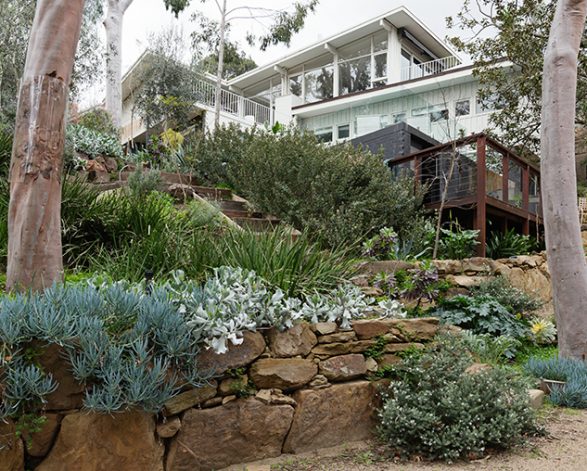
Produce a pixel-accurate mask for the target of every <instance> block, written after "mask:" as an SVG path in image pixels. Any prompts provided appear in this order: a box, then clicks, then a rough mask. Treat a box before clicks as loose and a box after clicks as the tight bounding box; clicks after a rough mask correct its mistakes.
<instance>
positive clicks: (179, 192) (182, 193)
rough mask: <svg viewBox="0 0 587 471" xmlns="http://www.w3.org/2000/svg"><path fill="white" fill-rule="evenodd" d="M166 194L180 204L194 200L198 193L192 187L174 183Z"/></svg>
mask: <svg viewBox="0 0 587 471" xmlns="http://www.w3.org/2000/svg"><path fill="white" fill-rule="evenodd" d="M165 193H167V194H168V195H171V196H172V197H173V199H175V200H176V201H179V202H182V203H183V202H185V201H188V200H192V199H194V197H195V195H196V192H195V190H194V189H193V188H192V187H191V186H190V185H185V184H182V183H173V184H171V185H169V186H168V187H167V189H166V190H165Z"/></svg>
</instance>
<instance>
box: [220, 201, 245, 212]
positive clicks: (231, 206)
mask: <svg viewBox="0 0 587 471" xmlns="http://www.w3.org/2000/svg"><path fill="white" fill-rule="evenodd" d="M218 203H219V206H220V209H221V210H223V211H224V210H225V209H226V210H232V211H247V210H248V208H249V206H248V205H247V202H246V201H241V200H222V201H219V202H218Z"/></svg>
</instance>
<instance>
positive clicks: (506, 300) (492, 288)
mask: <svg viewBox="0 0 587 471" xmlns="http://www.w3.org/2000/svg"><path fill="white" fill-rule="evenodd" d="M473 294H474V295H478V296H490V297H492V298H494V299H495V300H496V301H497V302H498V303H499V304H501V305H502V306H505V307H506V308H507V310H508V311H510V312H511V313H512V314H519V313H521V314H525V313H528V312H533V311H536V310H538V309H540V308H541V307H542V305H543V303H542V301H540V300H539V299H538V298H535V297H533V296H530V295H529V294H527V293H526V292H525V291H522V290H521V289H518V288H514V287H513V286H512V285H511V283H510V282H509V281H508V280H507V278H504V277H503V276H498V277H495V278H492V279H490V280H489V281H484V282H483V283H481V284H480V285H479V286H478V287H477V288H474V289H473Z"/></svg>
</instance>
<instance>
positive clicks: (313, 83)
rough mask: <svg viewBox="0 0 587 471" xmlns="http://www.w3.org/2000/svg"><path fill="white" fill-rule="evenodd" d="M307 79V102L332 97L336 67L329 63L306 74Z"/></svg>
mask: <svg viewBox="0 0 587 471" xmlns="http://www.w3.org/2000/svg"><path fill="white" fill-rule="evenodd" d="M304 76H305V79H306V96H305V100H306V102H309V103H311V102H314V101H319V100H325V99H327V98H332V96H333V77H334V67H333V66H332V65H327V66H325V67H322V68H320V69H315V70H311V71H309V72H306V73H305V74H304Z"/></svg>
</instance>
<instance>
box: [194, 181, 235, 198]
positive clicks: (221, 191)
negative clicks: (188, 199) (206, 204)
mask: <svg viewBox="0 0 587 471" xmlns="http://www.w3.org/2000/svg"><path fill="white" fill-rule="evenodd" d="M192 188H193V189H194V191H195V192H196V193H197V194H198V195H200V196H202V197H204V198H208V199H213V200H215V201H226V200H231V199H232V190H227V189H226V188H211V187H208V186H198V185H192Z"/></svg>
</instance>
